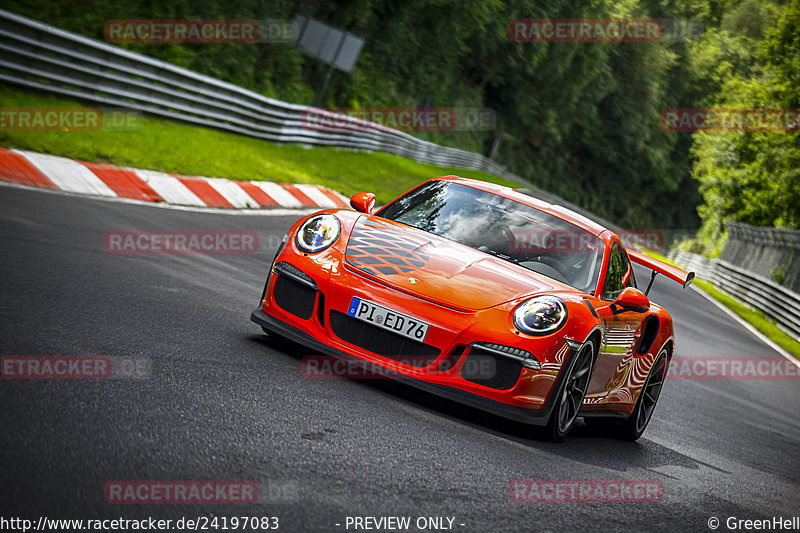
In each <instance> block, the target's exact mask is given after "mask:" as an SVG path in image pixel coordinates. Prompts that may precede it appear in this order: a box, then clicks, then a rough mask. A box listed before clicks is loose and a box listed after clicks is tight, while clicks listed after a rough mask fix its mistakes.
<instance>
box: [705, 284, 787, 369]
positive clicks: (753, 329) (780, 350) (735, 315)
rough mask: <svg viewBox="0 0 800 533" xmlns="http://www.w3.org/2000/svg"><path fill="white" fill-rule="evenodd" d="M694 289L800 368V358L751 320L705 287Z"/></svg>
mask: <svg viewBox="0 0 800 533" xmlns="http://www.w3.org/2000/svg"><path fill="white" fill-rule="evenodd" d="M715 288H716V289H717V290H720V289H719V288H718V287H715ZM692 289H694V290H695V291H697V292H698V293H700V295H701V296H702V297H703V298H705V299H706V300H708V301H709V302H711V303H712V304H714V305H715V306H717V307H718V308H719V309H720V310H722V311H723V312H724V313H725V314H726V315H728V316H729V317H731V318H732V319H734V320H735V321H736V322H738V323H739V324H740V325H741V326H742V327H743V328H744V329H746V330H747V331H749V332H750V333H752V334H753V335H754V336H755V337H756V338H757V339H758V340H760V341H761V342H763V343H764V344H766V345H767V346H769V347H770V348H772V349H773V350H775V351H776V352H778V353H779V354H781V355H782V356H783V357H785V358H786V359H788V360H789V361H791V362H792V363H793V364H794V365H796V366H797V367H798V368H800V360H798V359H797V358H796V357H794V356H793V355H792V354H790V353H789V352H787V351H786V350H784V349H783V348H781V347H780V346H778V345H777V344H775V342H773V341H772V340H771V339H770V338H769V337H767V336H766V335H764V334H763V333H761V332H760V331H758V330H757V329H756V328H755V327H753V326H752V325H751V324H750V323H749V322H747V321H746V320H745V319H743V318H742V317H740V316H739V315H737V314H736V313H734V312H733V311H731V310H730V309H728V308H727V307H726V306H725V305H723V304H722V303H721V302H718V301H717V299H716V298H714V297H713V296H711V295H710V294H708V293H707V292H706V291H704V290H703V289H701V288H700V287H697V286H696V285H692Z"/></svg>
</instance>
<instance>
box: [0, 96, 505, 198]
mask: <svg viewBox="0 0 800 533" xmlns="http://www.w3.org/2000/svg"><path fill="white" fill-rule="evenodd" d="M0 107H2V108H29V107H34V108H36V107H39V108H40V107H91V106H84V105H81V104H79V103H77V102H75V101H70V100H66V99H62V98H58V97H51V96H40V95H38V94H31V93H27V92H22V91H19V90H16V89H12V88H10V87H8V86H4V85H0ZM0 146H5V147H8V148H22V149H26V150H33V151H36V152H43V153H48V154H53V155H60V156H64V157H71V158H73V159H80V160H84V161H92V162H99V163H114V164H116V165H123V166H130V167H135V168H145V169H151V170H160V171H162V172H175V173H179V174H186V175H199V176H209V177H217V178H229V179H236V180H267V181H277V182H286V183H310V184H317V185H325V186H328V187H330V188H332V189H334V190H337V191H339V192H341V193H343V194H345V195H347V196H350V195H352V194H354V193H356V192H359V191H371V192H374V193H375V195H376V196H377V199H378V202H380V203H385V202H388V201H389V200H391V199H392V198H394V197H396V196H397V195H399V194H401V193H403V192H405V191H407V190H408V189H410V188H412V187H414V186H415V185H417V184H419V183H420V182H422V181H424V180H426V179H428V178H431V177H434V176H441V175H446V174H455V175H458V176H464V177H468V178H476V179H481V180H485V181H490V182H493V183H499V184H502V185H508V186H512V187H513V186H516V185H515V184H514V183H512V182H509V181H506V180H503V179H502V178H498V177H496V176H492V175H491V174H487V173H485V172H480V171H476V170H465V169H458V168H443V167H439V166H436V165H430V164H423V163H417V162H416V161H413V160H411V159H406V158H404V157H399V156H396V155H391V154H384V153H368V152H354V151H349V150H340V149H336V148H303V147H300V146H296V145H277V144H274V143H270V142H267V141H263V140H259V139H254V138H250V137H245V136H242V135H236V134H231V133H224V132H221V131H217V130H211V129H206V128H199V127H194V126H188V125H184V124H178V123H175V122H170V121H166V120H160V119H155V118H149V117H146V118H144V120H143V123H142V127H141V128H140V129H138V130H135V131H104V130H97V131H7V130H0Z"/></svg>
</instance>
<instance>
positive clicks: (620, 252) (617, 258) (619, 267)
mask: <svg viewBox="0 0 800 533" xmlns="http://www.w3.org/2000/svg"><path fill="white" fill-rule="evenodd" d="M627 287H636V279H635V278H634V274H633V267H632V266H631V262H630V260H629V259H628V254H627V253H626V252H625V248H624V247H623V246H622V245H621V244H620V243H618V242H616V243H614V244H613V245H612V247H611V253H610V255H609V261H608V265H607V267H606V272H605V281H604V283H603V290H602V291H600V295H599V296H600V298H601V300H603V302H604V303H605V304H606V305H601V306H599V307H598V308H597V315H598V317H599V318H600V321H601V324H602V327H603V343H602V345H601V346H600V353H599V354H598V357H597V362H596V363H595V369H594V372H593V374H592V380H591V382H590V383H589V389H588V391H587V399H589V398H591V397H594V398H595V402H593V403H597V402H600V403H602V396H604V395H605V394H606V393H607V392H609V391H612V390H615V389H617V388H619V387H621V386H622V385H623V384H624V383H625V378H626V377H627V375H628V373H629V372H630V370H631V363H632V361H633V347H634V345H635V343H636V341H637V340H638V338H639V336H640V335H641V330H642V320H643V319H644V316H645V315H644V313H642V312H639V311H635V310H624V309H619V308H618V307H617V306H613V305H611V304H612V303H613V301H614V299H615V298H616V297H617V296H619V294H620V293H621V292H622V290H623V289H625V288H627ZM620 399H621V398H620ZM620 399H617V401H619V400H620Z"/></svg>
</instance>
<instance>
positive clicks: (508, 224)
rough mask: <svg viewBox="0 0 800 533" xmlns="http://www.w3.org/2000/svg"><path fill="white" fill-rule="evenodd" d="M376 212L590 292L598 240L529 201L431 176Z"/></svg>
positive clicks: (597, 265) (597, 258) (599, 253)
mask: <svg viewBox="0 0 800 533" xmlns="http://www.w3.org/2000/svg"><path fill="white" fill-rule="evenodd" d="M376 215H377V216H380V217H383V218H386V219H389V220H394V221H397V222H401V223H403V224H407V225H409V226H413V227H415V228H419V229H421V230H424V231H427V232H429V233H433V234H434V235H439V236H441V237H444V238H447V239H450V240H453V241H456V242H458V243H461V244H464V245H467V246H469V247H471V248H475V249H476V250H480V251H482V252H485V253H488V254H491V255H493V256H496V257H499V258H501V259H504V260H506V261H510V262H513V263H516V264H519V265H521V266H523V267H525V268H527V269H529V270H532V271H534V272H538V273H539V274H543V275H545V276H547V277H550V278H552V279H555V280H557V281H560V282H562V283H566V284H567V285H570V286H572V287H575V288H576V289H578V290H581V291H584V292H586V293H589V294H594V290H595V287H596V285H597V277H598V274H599V271H600V265H601V263H602V259H603V250H604V245H603V242H602V241H601V240H600V239H599V238H597V237H596V236H595V235H592V234H591V233H589V232H588V231H586V230H583V229H581V228H579V227H577V226H575V225H574V224H570V223H569V222H566V221H564V220H562V219H560V218H558V217H555V216H553V215H550V214H548V213H545V212H544V211H540V210H538V209H536V208H534V207H531V206H528V205H525V204H522V203H520V202H516V201H514V200H510V199H508V198H504V197H502V196H498V195H496V194H492V193H489V192H485V191H481V190H479V189H475V188H473V187H469V186H466V185H462V184H459V183H452V182H448V181H432V182H429V183H427V184H424V185H422V186H420V187H417V188H416V189H414V190H413V191H411V192H409V193H407V194H405V195H403V196H401V197H400V198H398V199H396V200H394V201H393V202H391V203H390V204H388V205H387V206H385V207H384V208H383V209H381V210H380V211H378V212H377V213H376Z"/></svg>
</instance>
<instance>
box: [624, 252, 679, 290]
mask: <svg viewBox="0 0 800 533" xmlns="http://www.w3.org/2000/svg"><path fill="white" fill-rule="evenodd" d="M628 257H629V258H630V260H631V261H633V262H634V263H638V264H640V265H642V266H643V267H647V268H649V269H650V270H652V271H653V277H655V275H656V273H658V274H664V275H665V276H667V277H668V278H669V279H671V280H673V281H677V282H678V283H680V284H681V285H683V288H684V289H685V288H686V287H688V286H689V284H690V283H691V282H692V280H693V279H694V272H689V271H687V270H684V269H682V268H680V267H676V266H674V265H670V264H669V263H665V262H664V261H660V260H658V259H654V258H652V257H650V256H649V255H645V254H643V253H642V252H640V251H638V250H632V249H630V248H628ZM652 283H653V281H652V280H651V281H650V284H651V285H652ZM649 288H650V287H648V289H649Z"/></svg>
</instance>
